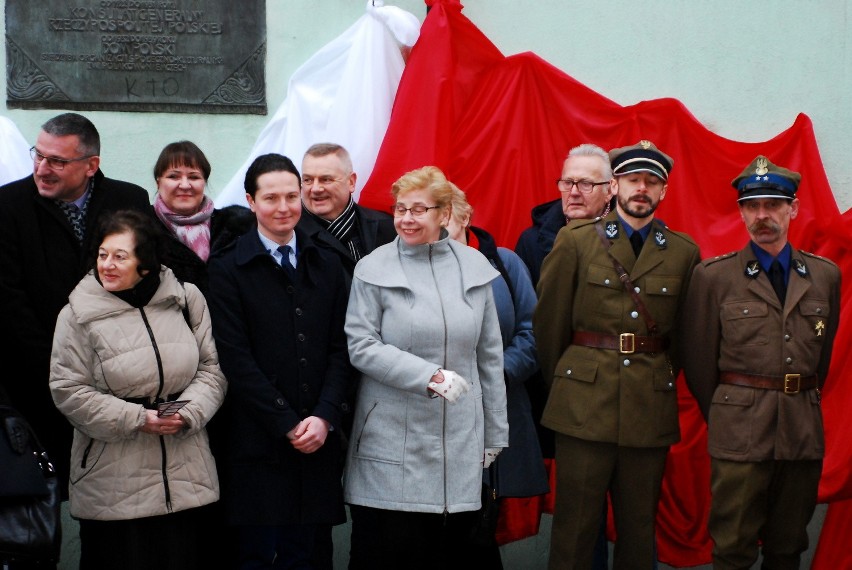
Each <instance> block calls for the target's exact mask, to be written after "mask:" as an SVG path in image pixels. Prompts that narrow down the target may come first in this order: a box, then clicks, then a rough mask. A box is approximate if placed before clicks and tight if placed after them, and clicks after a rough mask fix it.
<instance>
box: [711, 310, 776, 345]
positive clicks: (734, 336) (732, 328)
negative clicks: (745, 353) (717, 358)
mask: <svg viewBox="0 0 852 570" xmlns="http://www.w3.org/2000/svg"><path fill="white" fill-rule="evenodd" d="M768 315H769V306H768V305H767V304H766V303H764V302H763V301H754V300H747V301H734V302H731V303H726V304H724V305H722V311H721V319H722V323H721V324H722V337H723V338H724V339H726V342H728V343H729V344H731V345H734V346H761V345H765V344H767V342H768V340H767V337H766V330H767V326H766V319H767V317H768Z"/></svg>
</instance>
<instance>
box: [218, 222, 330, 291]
mask: <svg viewBox="0 0 852 570" xmlns="http://www.w3.org/2000/svg"><path fill="white" fill-rule="evenodd" d="M294 231H295V232H296V243H297V247H298V248H299V253H298V255H299V262H298V264H299V265H301V264H302V263H303V262H304V264H305V267H306V269H305V275H307V276H308V279H309V280H310V281H311V283H316V279H315V278H314V277H315V276H314V275H313V261H314V259H315V258H316V256H317V255H319V251H318V249H317V247H316V245H315V244H314V242H313V241H312V240H311V238H310V237H308V234H307V233H305V231H304V230H303V229H302V228H300V227H299V225H298V224H297V225H296V227H295V228H294ZM332 239H334V238H332ZM335 241H336V240H335ZM234 247H235V250H236V251H235V254H234V262H235V263H236V264H237V266H238V267H239V266H247V265H253V264H257V263H259V264H268V265H269V267H275V266H276V263H275V260H274V259H273V257H272V256H271V255H269V251H267V250H266V248H265V247H264V246H263V242H261V241H260V237H259V236H258V235H257V229H256V228H252V229H251V230H249V231H248V233H246V234H245V235H243V236H242V237H240V238H239V239H238V240H237V241H236V244H235V246H234ZM300 274H301V271H300Z"/></svg>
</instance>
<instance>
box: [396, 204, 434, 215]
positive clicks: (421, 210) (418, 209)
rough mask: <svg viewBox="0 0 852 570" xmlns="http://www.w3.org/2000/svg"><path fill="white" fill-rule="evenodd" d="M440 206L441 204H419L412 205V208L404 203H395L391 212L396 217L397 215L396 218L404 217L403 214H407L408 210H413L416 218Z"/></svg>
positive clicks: (412, 213)
mask: <svg viewBox="0 0 852 570" xmlns="http://www.w3.org/2000/svg"><path fill="white" fill-rule="evenodd" d="M440 207H441V206H422V205H420V204H418V205H416V206H411V207H410V208H406V207H405V206H403V205H402V204H394V205H393V206H392V207H391V212H392V213H393V215H394V217H396V218H402V217H403V216H405V213H406V212H411V215H412V216H414V217H415V218H419V217H420V216H422V215H424V214H425V213H426V212H428V211H429V210H435V209H437V208H440Z"/></svg>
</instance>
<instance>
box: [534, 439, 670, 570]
mask: <svg viewBox="0 0 852 570" xmlns="http://www.w3.org/2000/svg"><path fill="white" fill-rule="evenodd" d="M668 449H669V448H668V447H651V448H639V447H619V446H618V445H616V444H614V443H601V442H595V441H585V440H582V439H577V438H575V437H570V436H567V435H563V434H559V433H557V434H556V505H555V509H554V513H553V530H552V533H551V537H550V569H551V570H569V569H578V570H589V568H591V567H592V559H593V553H594V547H595V539H596V538H597V536H598V531H599V528H600V521H601V505H603V504H604V502H605V501H606V493H607V491H609V492H610V497H611V498H612V507H613V518H614V519H615V529H616V533H617V535H618V536H617V538H618V539H617V541H616V543H615V553H614V557H613V568H615V569H616V570H627V569H634V568H635V569H637V570H649V569H650V568H652V567H653V565H654V554H655V553H654V522H655V519H656V514H657V501H658V500H659V498H660V485H661V484H662V480H663V470H664V468H665V465H666V454H667V453H668Z"/></svg>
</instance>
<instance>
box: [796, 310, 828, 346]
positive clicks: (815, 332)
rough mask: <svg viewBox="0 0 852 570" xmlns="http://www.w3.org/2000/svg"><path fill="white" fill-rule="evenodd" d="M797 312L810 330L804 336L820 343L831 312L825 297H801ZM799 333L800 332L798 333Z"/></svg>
mask: <svg viewBox="0 0 852 570" xmlns="http://www.w3.org/2000/svg"><path fill="white" fill-rule="evenodd" d="M799 314H800V315H802V317H804V319H803V320H804V321H805V322H806V323H808V327H809V329H810V331H809V332H808V333H806V336H805V338H807V339H808V340H809V341H810V342H815V343H822V341H823V339H824V338H825V334H826V331H825V327H826V325H827V322H828V317H829V315H830V314H831V305H829V303H828V301H826V300H825V299H802V300H801V301H800V302H799ZM800 334H801V333H800Z"/></svg>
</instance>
